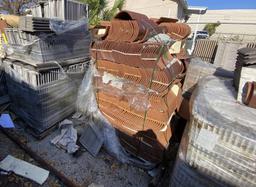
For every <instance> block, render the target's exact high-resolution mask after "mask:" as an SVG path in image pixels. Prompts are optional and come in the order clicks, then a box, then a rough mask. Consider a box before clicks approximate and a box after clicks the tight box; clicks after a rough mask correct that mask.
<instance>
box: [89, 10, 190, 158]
mask: <svg viewBox="0 0 256 187" xmlns="http://www.w3.org/2000/svg"><path fill="white" fill-rule="evenodd" d="M161 23H162V22H161ZM172 24H173V23H171V22H169V23H166V25H167V26H169V27H170V29H171V27H172V26H171V25H172ZM108 27H109V28H108V34H107V35H106V36H104V39H103V40H101V41H95V42H94V43H93V44H92V49H91V54H92V57H93V58H94V59H95V61H96V66H97V70H98V76H99V77H100V78H99V77H96V78H95V87H96V88H97V94H96V96H97V101H98V106H99V108H100V110H101V112H102V113H103V115H104V116H105V117H106V118H107V119H108V120H109V122H110V123H111V124H112V125H113V127H115V129H116V130H117V134H118V136H119V139H120V142H121V144H122V145H123V146H124V148H125V149H126V150H127V151H128V152H129V153H131V154H132V155H134V156H137V157H139V158H142V159H144V160H147V161H150V162H154V163H156V162H160V161H161V160H162V158H163V155H164V152H165V150H166V148H167V147H168V145H169V140H170V138H171V136H172V129H171V125H170V121H171V117H172V115H173V114H174V113H175V111H176V109H177V108H178V107H179V105H180V101H181V93H182V92H181V80H182V79H183V77H184V72H185V65H184V64H185V63H184V60H183V59H186V58H187V57H186V55H185V54H184V53H183V52H184V51H181V52H180V53H178V54H175V55H174V54H171V53H170V52H169V47H170V46H168V45H165V44H163V43H162V42H161V41H157V42H148V39H149V38H151V37H154V36H156V35H157V34H159V33H165V32H169V30H168V29H166V28H163V25H158V24H157V23H156V22H154V21H152V20H150V19H149V18H148V17H146V16H145V15H142V14H138V13H135V12H130V11H121V12H120V13H118V14H117V15H116V16H115V18H114V19H113V20H112V21H111V22H110V24H108ZM174 27H175V29H176V27H177V29H176V30H175V29H173V33H175V32H177V35H179V36H182V37H179V38H177V37H176V35H175V37H172V36H174V35H173V33H168V35H169V37H170V38H171V40H173V41H174V40H184V39H186V37H187V35H188V34H189V33H190V28H189V27H188V26H185V24H180V23H177V24H174ZM179 57H180V59H179ZM106 74H107V75H108V76H109V77H115V79H118V81H117V82H115V83H109V81H108V79H109V77H105V75H106Z"/></svg>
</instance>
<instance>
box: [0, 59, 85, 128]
mask: <svg viewBox="0 0 256 187" xmlns="http://www.w3.org/2000/svg"><path fill="white" fill-rule="evenodd" d="M86 65H87V62H81V63H80V64H74V65H69V66H66V67H61V66H60V67H59V68H58V67H57V68H53V69H51V70H48V71H43V72H39V71H37V70H36V69H34V68H33V66H29V65H24V64H23V63H20V62H19V61H14V62H10V61H9V60H4V66H5V72H6V81H7V87H8V92H9V96H10V98H11V100H12V105H11V109H12V110H13V111H14V112H15V113H16V114H17V115H19V116H20V117H21V118H22V119H23V120H24V121H25V122H26V123H27V124H28V125H30V126H31V127H32V128H33V129H35V131H36V132H38V133H41V132H43V131H45V130H47V129H48V128H50V127H52V126H53V125H55V124H56V123H57V122H59V121H61V120H63V119H65V118H66V117H68V116H69V115H71V114H72V113H73V112H74V111H75V102H76V97H77V92H78V87H79V85H80V84H81V81H82V78H83V75H84V73H85V71H86Z"/></svg>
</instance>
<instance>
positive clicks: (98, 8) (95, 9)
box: [80, 0, 125, 25]
mask: <svg viewBox="0 0 256 187" xmlns="http://www.w3.org/2000/svg"><path fill="white" fill-rule="evenodd" d="M80 1H81V2H82V3H86V4H88V6H89V23H90V25H97V24H98V23H99V22H100V21H101V20H110V19H112V18H113V17H114V15H115V14H116V13H117V12H118V11H120V10H121V9H122V8H123V5H124V3H125V0H115V2H114V5H113V7H112V8H107V0H80Z"/></svg>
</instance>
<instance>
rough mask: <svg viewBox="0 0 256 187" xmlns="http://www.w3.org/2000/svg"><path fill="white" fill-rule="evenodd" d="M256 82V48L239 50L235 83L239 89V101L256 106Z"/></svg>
mask: <svg viewBox="0 0 256 187" xmlns="http://www.w3.org/2000/svg"><path fill="white" fill-rule="evenodd" d="M255 82H256V48H242V49H240V50H238V57H237V61H236V69H235V76H234V85H235V87H236V89H237V90H238V94H237V101H239V102H240V103H244V104H246V105H248V106H250V107H253V108H256V102H255V99H256V96H255V91H254V90H255V89H254V85H255Z"/></svg>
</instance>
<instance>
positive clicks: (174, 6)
mask: <svg viewBox="0 0 256 187" xmlns="http://www.w3.org/2000/svg"><path fill="white" fill-rule="evenodd" d="M177 2H178V3H177ZM113 3H114V0H109V6H112V5H113ZM123 9H124V10H131V11H135V12H139V13H142V14H145V15H147V16H148V17H150V18H159V17H171V18H178V19H183V16H184V10H183V7H182V6H181V4H180V2H179V0H126V3H125V6H124V8H123Z"/></svg>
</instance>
